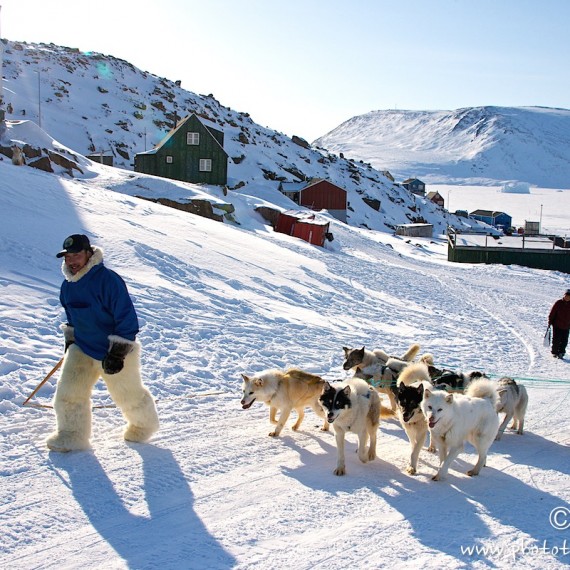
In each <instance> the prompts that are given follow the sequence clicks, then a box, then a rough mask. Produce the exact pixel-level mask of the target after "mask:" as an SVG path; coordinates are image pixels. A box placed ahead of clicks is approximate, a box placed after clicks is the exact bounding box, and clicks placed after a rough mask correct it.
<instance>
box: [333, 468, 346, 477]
mask: <svg viewBox="0 0 570 570" xmlns="http://www.w3.org/2000/svg"><path fill="white" fill-rule="evenodd" d="M333 473H334V474H335V475H339V476H340V475H346V469H345V468H344V467H337V468H336V469H335V470H334V471H333Z"/></svg>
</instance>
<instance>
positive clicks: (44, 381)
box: [22, 356, 63, 406]
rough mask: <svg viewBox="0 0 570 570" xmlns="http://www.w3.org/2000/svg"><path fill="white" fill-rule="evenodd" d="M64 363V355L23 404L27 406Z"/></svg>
mask: <svg viewBox="0 0 570 570" xmlns="http://www.w3.org/2000/svg"><path fill="white" fill-rule="evenodd" d="M62 363H63V356H62V357H61V360H60V361H59V362H58V363H57V364H56V365H55V366H54V367H53V368H52V369H51V372H49V373H48V375H47V376H46V377H45V378H44V379H43V380H42V381H41V382H40V383H39V384H38V385H37V386H36V389H35V390H34V391H33V392H32V393H31V394H30V395H29V396H28V398H27V399H26V401H25V402H24V403H23V404H22V406H25V405H26V404H27V403H28V402H29V401H30V400H31V399H32V398H33V397H34V396H35V395H36V393H37V391H38V390H39V389H40V388H41V387H42V386H43V385H44V384H45V383H46V382H47V381H48V380H49V379H50V378H51V377H52V376H53V375H54V374H55V373H56V372H57V370H58V369H59V367H60V366H61V365H62Z"/></svg>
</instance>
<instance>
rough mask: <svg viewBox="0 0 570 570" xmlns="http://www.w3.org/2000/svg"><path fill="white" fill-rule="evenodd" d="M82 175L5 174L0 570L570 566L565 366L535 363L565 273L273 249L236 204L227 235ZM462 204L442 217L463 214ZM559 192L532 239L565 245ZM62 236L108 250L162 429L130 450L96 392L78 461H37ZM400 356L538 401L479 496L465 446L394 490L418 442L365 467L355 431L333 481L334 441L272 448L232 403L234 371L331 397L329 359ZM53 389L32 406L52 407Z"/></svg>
mask: <svg viewBox="0 0 570 570" xmlns="http://www.w3.org/2000/svg"><path fill="white" fill-rule="evenodd" d="M90 168H92V170H91V171H90V174H92V176H90V177H86V178H84V179H81V180H77V179H75V180H70V179H67V178H64V177H59V176H56V175H50V174H45V173H43V172H40V171H36V170H33V169H29V168H25V167H22V168H17V167H14V166H12V165H11V164H9V161H7V160H4V161H0V181H1V182H0V286H1V290H2V294H1V296H0V336H1V338H2V343H1V345H0V397H1V402H0V457H1V460H0V475H1V479H0V485H1V489H2V507H1V510H0V537H1V540H0V543H1V546H0V566H1V567H2V568H21V569H28V568H30V569H31V568H58V569H61V568H82V569H87V568H93V569H95V568H97V569H99V568H105V569H111V568H113V569H119V568H137V569H138V568H161V569H182V568H196V569H204V568H208V569H214V568H216V569H226V568H240V569H245V568H247V569H256V568H258V569H263V570H266V569H271V568H295V569H297V570H301V569H309V568H311V569H316V568H323V569H326V570H333V569H341V568H342V569H344V568H359V569H364V568H366V569H372V568H392V569H394V570H395V569H403V568H434V569H435V568H437V569H440V568H477V569H480V568H512V567H517V568H536V569H541V570H543V569H554V568H567V567H568V565H569V563H570V540H569V539H570V530H569V526H570V453H569V450H570V448H569V447H568V446H569V444H570V414H569V412H568V410H569V406H570V365H569V361H568V358H566V359H565V360H555V359H553V358H552V357H551V356H550V354H549V351H548V349H547V348H544V347H543V345H542V338H543V334H544V332H545V328H546V317H547V314H548V311H549V309H550V307H551V305H552V303H553V302H554V301H555V300H556V299H557V298H559V297H560V296H561V295H562V293H563V291H564V290H565V289H566V288H568V287H569V286H570V277H569V276H568V275H565V274H561V273H557V272H550V271H541V270H535V269H528V268H523V267H517V266H485V265H463V264H450V263H448V262H447V260H446V249H445V242H444V241H443V239H440V238H439V237H434V239H416V238H413V239H410V238H401V237H396V236H393V235H389V234H386V233H380V232H372V231H367V230H363V229H356V228H354V227H349V226H345V225H343V224H341V223H337V222H334V221H333V222H332V224H333V227H332V231H333V234H334V236H335V239H334V241H333V242H332V243H330V244H328V245H327V247H326V248H325V249H321V248H318V247H315V246H311V245H309V244H307V243H305V242H303V241H300V240H297V239H295V238H290V237H288V236H285V235H282V234H276V233H274V232H273V231H272V230H271V229H270V228H268V227H267V226H265V225H264V224H263V221H262V220H261V218H260V217H258V216H257V215H252V214H247V213H246V212H248V211H249V212H251V210H248V209H247V208H246V204H247V197H244V198H243V203H242V206H241V207H240V203H241V202H239V201H238V208H237V212H236V218H237V219H238V221H239V223H240V225H231V224H227V223H224V224H222V223H218V222H214V221H211V220H208V219H204V218H200V217H197V216H193V215H190V214H185V213H183V212H180V211H177V210H174V209H169V208H167V207H163V206H160V205H156V204H153V203H151V202H148V201H144V200H141V199H138V198H135V197H133V196H132V195H130V193H129V192H130V191H129V190H128V188H127V185H128V179H127V177H126V175H125V173H124V172H121V171H117V174H116V178H115V179H114V180H115V181H114V183H113V174H112V173H113V170H111V169H104V168H102V167H95V166H92V167H90ZM137 180H138V179H134V182H133V184H135V183H137ZM113 184H115V185H116V187H117V189H121V190H122V192H123V193H119V192H113V191H110V190H108V189H107V188H109V187H113ZM134 190H135V188H133V189H132V192H133V193H134ZM454 192H455V191H454V190H453V191H452V193H451V201H452V204H453V209H456V208H461V207H467V206H466V205H464V204H466V202H463V201H462V200H460V197H459V196H458V195H457V194H455V193H454ZM463 194H465V197H466V196H467V194H468V189H466V188H462V189H461V198H462V199H463V197H464V196H463ZM567 194H568V192H565V193H548V194H544V195H542V196H541V203H543V204H544V208H543V226H544V227H548V228H549V230H556V231H557V233H561V234H563V235H564V234H567V233H568V234H570V232H569V229H570V218H569V216H568V208H567V207H566V208H565V209H564V213H565V215H562V216H558V215H557V212H560V211H562V209H561V208H560V206H559V204H560V202H558V200H559V199H560V198H561V197H566V195H567ZM505 198H506V199H507V198H512V196H511V195H505ZM515 198H516V197H515ZM240 199H241V198H240ZM508 206H509V208H508V213H509V214H511V215H512V216H513V218H514V219H517V216H519V213H518V212H516V211H515V204H514V203H513V204H512V205H508ZM501 209H502V206H501ZM505 210H507V206H505ZM535 213H536V212H534V214H535ZM527 216H528V214H527V213H526V212H525V213H521V214H520V217H521V219H523V218H526V217H527ZM75 232H85V233H87V234H88V235H89V236H90V237H91V238H92V242H93V243H94V244H96V245H99V246H101V247H102V248H103V249H104V251H105V259H106V264H107V265H108V266H109V267H111V268H113V269H115V270H117V271H118V272H119V273H120V274H121V275H122V276H123V277H124V278H125V280H126V281H127V284H128V286H129V289H130V292H131V295H132V297H133V299H134V302H135V306H136V308H137V311H138V314H139V317H140V321H141V325H142V327H141V329H142V330H141V333H140V335H139V338H140V340H141V342H142V345H143V347H144V354H143V367H144V376H145V379H146V383H147V384H148V386H149V388H150V389H151V391H152V392H153V394H154V396H155V397H156V398H157V400H158V403H157V407H158V410H159V414H160V419H161V429H160V431H159V433H158V434H157V435H156V437H154V439H153V440H152V441H151V443H149V444H147V445H138V444H126V443H125V442H124V441H122V439H121V431H122V424H123V421H122V419H121V415H120V412H119V411H118V410H117V409H114V408H109V407H100V406H106V405H107V404H110V403H111V402H110V400H109V398H108V395H107V392H106V389H105V386H104V385H103V384H102V383H100V384H98V385H97V386H96V388H95V390H94V397H93V400H94V405H96V406H99V407H97V408H96V410H95V411H94V419H93V424H94V429H93V438H92V445H93V449H92V450H91V451H88V452H75V453H69V454H57V453H50V452H48V450H47V449H46V447H45V445H44V443H43V440H44V438H45V437H46V435H47V434H48V433H49V432H50V431H51V430H52V428H53V426H54V414H53V410H51V409H50V408H35V407H22V405H21V404H22V402H23V401H24V400H25V398H26V397H28V396H29V395H30V393H31V392H32V390H33V389H34V388H35V387H36V386H37V385H38V383H39V382H40V381H41V380H42V378H43V377H44V376H45V375H46V374H47V373H48V372H49V371H50V370H51V368H52V367H53V366H54V365H55V364H56V362H57V361H58V360H59V358H60V357H61V355H62V350H63V341H62V338H61V334H60V331H59V328H58V327H59V324H60V323H61V322H62V320H63V318H64V317H63V312H62V310H61V308H60V306H59V302H58V293H59V286H60V283H61V280H62V275H61V272H60V261H59V260H57V259H56V258H55V253H56V252H57V251H59V249H60V248H61V243H62V241H63V239H64V238H65V237H66V236H67V235H69V234H71V233H75ZM413 342H418V343H420V344H421V347H422V352H431V353H432V354H433V355H434V358H435V362H436V364H439V365H445V366H446V367H449V368H453V369H458V370H469V369H474V368H476V369H480V370H483V371H485V372H487V373H488V374H490V375H492V377H493V378H498V377H500V376H502V375H510V376H512V377H514V378H515V379H516V380H517V381H519V382H521V383H523V384H524V385H525V386H526V387H527V389H528V392H529V396H530V404H529V409H528V413H527V421H526V424H525V427H526V433H525V435H524V436H522V437H521V436H517V435H515V434H513V433H506V434H505V436H504V437H503V439H502V440H501V441H500V442H495V443H494V444H493V446H492V447H491V452H490V455H489V458H488V462H487V467H486V468H484V469H483V471H482V473H481V475H480V476H479V477H476V478H470V477H468V476H467V475H465V471H466V470H467V469H468V466H470V465H472V464H473V462H474V454H473V449H472V448H471V447H470V446H467V447H466V451H465V453H463V454H462V455H461V456H460V458H459V460H458V461H457V462H456V463H455V464H454V465H453V466H452V469H451V471H450V474H449V478H448V480H447V481H444V482H433V481H432V480H431V477H432V475H433V474H434V473H435V470H436V467H437V460H436V457H435V456H433V455H430V454H429V453H428V452H427V451H426V450H425V449H424V450H423V451H422V454H421V456H420V463H419V473H418V475H417V476H415V477H412V476H410V475H408V474H406V473H405V467H406V464H407V460H408V455H409V444H408V441H407V439H406V436H405V434H404V431H403V430H402V428H401V427H400V425H399V423H398V422H397V421H396V420H392V419H388V420H383V421H382V423H381V426H380V434H379V444H378V455H379V458H378V459H377V460H376V461H374V462H372V463H369V464H361V463H360V462H359V461H358V459H357V456H356V453H354V451H355V449H356V440H355V439H354V437H353V436H349V438H348V444H347V475H346V476H344V477H337V476H335V475H333V468H334V465H335V462H336V448H335V443H334V435H333V433H332V432H330V433H323V432H321V431H319V428H318V424H319V423H320V422H319V421H318V419H317V418H316V416H315V415H314V414H313V413H312V412H311V411H308V413H307V417H306V418H305V422H304V423H303V425H302V428H301V430H300V431H298V432H293V431H292V430H291V429H290V426H291V424H292V421H291V420H290V421H289V423H288V426H287V427H286V429H285V430H284V431H283V433H282V436H281V437H280V438H277V439H275V438H270V437H268V435H267V434H268V432H269V430H270V424H269V418H268V409H267V408H266V407H265V406H263V405H262V404H257V403H256V404H254V405H253V407H252V408H251V409H249V410H247V411H244V410H242V409H241V407H240V404H239V401H240V398H241V380H240V375H241V374H242V373H246V374H250V373H254V372H257V371H260V370H262V369H264V368H269V367H286V366H289V365H294V366H298V367H301V368H303V369H305V370H307V371H310V372H313V373H319V374H321V375H323V376H324V377H326V378H327V379H331V380H335V379H341V378H346V372H344V371H343V370H342V360H343V351H342V347H343V346H358V347H360V346H362V345H365V346H366V347H369V348H377V347H378V348H384V349H386V350H388V351H389V352H396V353H398V352H401V351H403V350H405V349H406V348H407V347H408V346H409V345H410V344H411V343H413ZM57 377H58V373H56V374H55V375H54V377H53V378H52V379H51V380H49V381H48V382H47V383H46V384H45V385H44V386H43V387H42V389H41V390H40V391H39V392H38V394H37V396H36V397H34V398H33V400H32V401H33V402H34V403H35V404H44V405H50V403H51V400H52V397H53V395H54V390H55V385H56V380H57ZM293 415H294V414H293Z"/></svg>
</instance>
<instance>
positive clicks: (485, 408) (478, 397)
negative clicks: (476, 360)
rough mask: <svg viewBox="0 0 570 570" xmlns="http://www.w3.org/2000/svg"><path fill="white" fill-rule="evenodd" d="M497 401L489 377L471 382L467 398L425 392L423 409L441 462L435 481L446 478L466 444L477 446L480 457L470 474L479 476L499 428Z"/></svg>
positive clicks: (428, 390) (432, 391)
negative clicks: (467, 442) (466, 442)
mask: <svg viewBox="0 0 570 570" xmlns="http://www.w3.org/2000/svg"><path fill="white" fill-rule="evenodd" d="M497 400H498V397H497V388H496V385H495V383H493V382H492V381H491V380H488V379H485V378H481V379H478V380H474V381H473V382H471V383H470V384H469V386H468V387H467V391H466V393H465V395H463V394H450V393H447V392H446V391H444V390H431V389H429V388H428V389H427V390H425V391H424V397H423V400H422V404H421V408H422V411H423V413H424V415H425V417H426V419H427V422H428V427H429V431H430V433H431V435H432V438H433V441H434V443H435V445H436V447H437V449H438V451H439V459H440V467H439V471H438V472H437V473H436V474H435V475H434V476H433V477H432V479H433V480H434V481H439V480H441V479H445V477H446V475H447V471H448V469H449V466H450V465H451V463H453V461H454V460H455V459H456V458H457V456H458V455H459V454H460V453H461V451H462V450H463V445H464V443H465V441H469V442H470V443H471V444H472V445H473V446H474V447H475V449H476V450H477V453H478V456H479V457H478V460H477V463H476V464H475V465H474V466H473V468H472V469H470V470H469V471H467V475H469V476H473V475H478V474H479V471H481V468H482V467H483V466H484V465H485V461H486V459H487V452H488V451H489V447H491V444H492V443H493V441H494V440H495V436H496V435H497V430H498V429H499V416H498V415H497V412H496V411H495V410H496V406H497Z"/></svg>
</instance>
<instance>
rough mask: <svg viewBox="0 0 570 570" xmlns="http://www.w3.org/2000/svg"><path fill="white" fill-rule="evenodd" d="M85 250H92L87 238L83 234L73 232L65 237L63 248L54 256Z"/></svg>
mask: <svg viewBox="0 0 570 570" xmlns="http://www.w3.org/2000/svg"><path fill="white" fill-rule="evenodd" d="M86 250H88V251H92V250H91V244H90V243H89V238H88V237H87V236H86V235H85V234H73V235H71V236H69V237H66V238H65V241H64V242H63V249H62V250H61V251H60V252H59V253H58V254H57V255H56V257H63V256H64V255H65V254H66V253H79V252H80V251H86Z"/></svg>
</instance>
